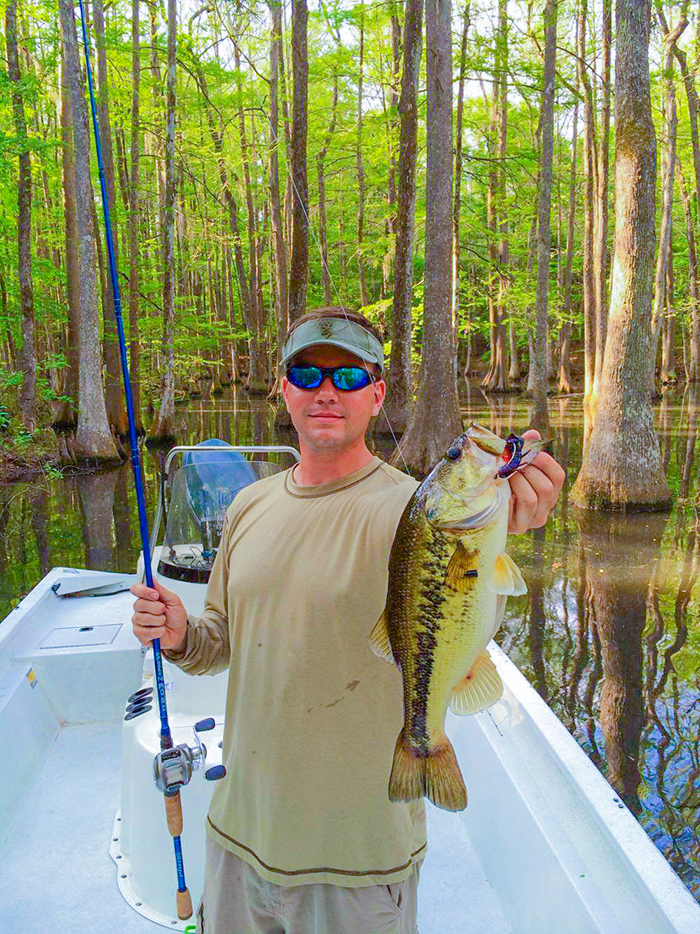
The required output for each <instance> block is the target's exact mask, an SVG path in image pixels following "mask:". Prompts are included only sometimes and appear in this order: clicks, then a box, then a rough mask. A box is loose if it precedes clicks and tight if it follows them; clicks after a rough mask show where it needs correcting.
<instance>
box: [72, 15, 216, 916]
mask: <svg viewBox="0 0 700 934" xmlns="http://www.w3.org/2000/svg"><path fill="white" fill-rule="evenodd" d="M78 3H79V4H80V22H81V25H82V31H83V48H84V50H85V72H86V74H87V81H88V90H89V94H90V108H91V110H92V128H93V135H94V137H95V149H96V151H97V165H98V169H99V176H100V189H101V191H102V213H103V215H104V222H105V239H106V241H107V253H108V255H109V275H110V281H111V283H112V295H113V298H114V316H115V318H116V319H117V333H118V336H119V356H120V359H121V369H122V377H123V379H124V396H125V398H126V411H127V417H128V421H129V447H130V449H131V465H132V467H133V471H134V484H135V486H136V500H137V503H138V511H139V528H140V532H141V548H142V550H143V562H144V570H145V575H146V584H147V585H148V586H149V587H151V588H152V587H153V570H152V568H151V547H150V542H149V534H148V516H147V513H146V497H145V495H144V489H143V476H142V472H141V460H140V456H139V443H138V437H137V434H136V419H135V416H134V400H133V396H132V392H131V380H130V378H129V365H128V362H127V357H126V338H125V336H124V323H123V321H122V306H121V295H120V292H119V280H118V278H117V261H116V256H115V254H114V241H113V239H112V225H111V221H110V214H109V203H108V200H107V187H106V183H105V173H104V164H103V161H102V147H101V145H100V132H99V124H98V120H97V109H96V106H95V90H94V87H93V81H92V69H91V67H90V49H89V44H88V36H87V26H86V20H85V9H84V7H83V0H78ZM87 170H88V171H89V167H88V168H87ZM153 662H154V668H155V676H156V693H157V695H158V709H159V712H160V748H161V752H160V754H159V755H158V756H156V760H155V762H154V773H155V778H156V784H157V785H158V787H159V788H160V790H161V791H163V793H164V795H165V813H166V817H167V822H168V830H169V831H170V834H171V836H172V838H173V846H174V849H175V867H176V870H177V896H176V898H177V914H178V917H179V918H180V919H182V920H185V919H187V918H190V917H192V899H191V897H190V893H189V891H188V889H187V885H186V883H185V867H184V863H183V860H182V844H181V840H180V835H181V833H182V804H181V801H180V788H181V787H182V786H183V785H184V784H187V782H188V781H189V778H190V776H191V773H192V768H197V767H198V765H199V764H200V763H201V758H199V757H197V753H196V752H195V756H193V755H192V752H193V751H192V750H190V749H189V747H184V746H177V747H175V748H173V738H172V734H171V732H170V725H169V723H168V708H167V704H166V701H165V680H164V678H163V656H162V654H161V649H160V639H154V640H153ZM213 726H214V721H213V720H206V721H202V722H201V723H198V724H196V725H195V741H196V742H197V728H198V727H199V729H200V730H206V729H212V728H213ZM198 745H199V754H200V755H201V751H202V747H201V743H199V744H198ZM193 760H195V761H193ZM212 771H213V770H212ZM212 777H213V776H212ZM216 777H223V776H221V775H217V776H216Z"/></svg>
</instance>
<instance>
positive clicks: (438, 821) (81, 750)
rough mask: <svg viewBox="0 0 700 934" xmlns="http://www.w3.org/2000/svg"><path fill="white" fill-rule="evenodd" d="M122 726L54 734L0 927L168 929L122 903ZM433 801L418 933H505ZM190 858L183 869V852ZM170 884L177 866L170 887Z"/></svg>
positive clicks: (449, 819) (10, 847)
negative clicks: (114, 842) (116, 826)
mask: <svg viewBox="0 0 700 934" xmlns="http://www.w3.org/2000/svg"><path fill="white" fill-rule="evenodd" d="M121 731H122V724H121V721H113V720H112V721H104V722H99V723H87V724H78V725H70V726H67V727H64V728H63V729H61V731H60V732H59V734H58V736H57V737H56V741H55V743H54V744H53V747H52V749H51V752H50V754H49V756H48V759H47V760H46V762H45V763H44V765H43V767H42V768H41V769H40V770H39V772H38V774H37V777H36V779H35V781H34V783H33V784H32V785H31V786H30V787H29V788H27V789H26V794H25V798H24V804H23V806H22V807H20V808H19V809H18V811H17V813H16V816H15V819H14V821H13V825H12V827H11V828H10V831H9V834H8V836H7V838H6V840H5V843H4V845H3V846H2V847H1V848H0V866H1V867H2V870H1V871H0V930H2V931H3V932H4V931H7V932H8V934H10V932H25V931H31V932H32V934H56V932H57V931H61V932H62V934H87V932H94V931H99V932H100V934H103V932H104V934H111V932H114V934H146V932H151V934H154V932H156V931H158V930H163V928H162V927H160V926H159V925H157V924H155V923H153V922H151V921H148V920H147V919H145V918H143V917H141V915H139V914H137V912H136V911H134V909H132V908H131V907H130V906H129V905H128V904H127V903H126V901H125V900H124V898H123V897H122V895H121V893H120V892H119V890H118V888H117V872H116V867H115V864H114V862H113V861H112V859H111V858H110V856H109V843H110V840H111V833H112V823H113V820H114V815H115V812H116V810H117V804H118V801H119V793H120V764H119V763H120V755H121ZM183 805H184V807H185V808H186V807H187V791H186V790H185V791H184V792H183ZM428 807H429V813H428V822H429V841H430V840H433V841H435V843H436V844H437V841H438V840H439V845H435V846H433V848H432V850H430V851H429V853H428V856H427V857H426V860H425V862H424V864H423V870H422V872H421V881H420V889H419V911H418V919H419V927H420V932H421V934H464V931H465V930H466V919H467V918H468V919H469V929H470V930H475V931H479V930H482V931H488V932H489V934H506V932H508V931H510V930H511V928H510V927H509V926H508V925H507V924H506V922H505V920H504V918H503V915H502V913H501V911H500V908H499V905H498V902H497V900H496V897H495V895H494V893H493V891H492V889H491V886H490V885H489V883H488V882H487V880H486V877H485V875H484V872H483V869H482V868H481V865H480V863H479V860H478V858H477V856H476V853H475V851H474V848H473V847H472V845H471V843H470V842H469V839H468V837H467V833H466V830H465V827H464V823H463V822H462V821H461V820H456V819H455V815H454V814H449V813H447V812H444V811H440V810H438V809H437V808H434V807H432V806H431V805H428ZM202 832H204V830H203V829H202ZM429 845H430V843H429ZM184 857H185V868H186V867H187V862H186V860H187V853H185V854H184ZM174 883H175V869H174V866H173V888H174Z"/></svg>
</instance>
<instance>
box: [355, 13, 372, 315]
mask: <svg viewBox="0 0 700 934" xmlns="http://www.w3.org/2000/svg"><path fill="white" fill-rule="evenodd" d="M364 62H365V11H364V5H363V4H360V63H359V64H360V71H359V74H358V77H357V151H356V161H357V272H358V277H359V281H360V304H361V305H362V307H363V308H364V307H365V306H366V305H369V294H368V292H367V278H366V276H365V260H364V257H363V255H362V242H363V239H364V229H365V170H364V167H363V165H362V78H363V70H364Z"/></svg>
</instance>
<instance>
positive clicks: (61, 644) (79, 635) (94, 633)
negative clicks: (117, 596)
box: [39, 623, 122, 649]
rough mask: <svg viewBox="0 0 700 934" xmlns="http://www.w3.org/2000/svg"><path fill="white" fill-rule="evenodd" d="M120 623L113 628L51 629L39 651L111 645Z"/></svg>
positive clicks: (71, 627) (67, 627)
mask: <svg viewBox="0 0 700 934" xmlns="http://www.w3.org/2000/svg"><path fill="white" fill-rule="evenodd" d="M121 628H122V624H121V623H117V624H115V625H114V626H91V625H90V624H89V623H86V624H85V625H84V626H66V627H61V628H59V629H52V630H51V632H49V633H48V634H47V635H46V637H45V638H44V641H43V642H42V643H41V645H40V646H39V648H40V649H74V648H77V647H78V646H81V645H111V644H112V643H113V642H114V640H115V639H116V636H117V633H118V632H119V630H120V629H121Z"/></svg>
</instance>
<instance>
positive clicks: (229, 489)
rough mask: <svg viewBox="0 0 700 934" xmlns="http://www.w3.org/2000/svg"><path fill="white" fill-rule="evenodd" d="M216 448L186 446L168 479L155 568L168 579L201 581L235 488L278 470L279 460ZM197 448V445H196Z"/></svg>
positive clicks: (211, 560)
mask: <svg viewBox="0 0 700 934" xmlns="http://www.w3.org/2000/svg"><path fill="white" fill-rule="evenodd" d="M213 443H214V444H216V445H217V446H218V447H217V448H216V449H214V448H210V449H209V450H207V447H206V444H207V443H206V442H205V443H204V444H203V445H202V446H201V448H200V449H199V450H194V451H189V452H188V453H187V454H186V455H185V457H184V459H183V464H182V466H181V467H179V468H178V469H177V470H176V471H175V473H174V474H173V476H172V479H171V480H170V482H169V491H168V492H169V495H168V497H167V501H168V506H167V510H166V513H167V519H166V527H165V542H164V547H163V548H162V550H161V553H160V560H159V562H158V573H159V574H161V575H162V576H163V577H167V578H170V579H171V580H177V581H186V582H188V583H193V584H195V583H196V584H204V583H206V582H207V581H208V579H209V574H210V572H211V569H212V566H213V564H214V558H215V557H216V552H217V550H218V547H219V543H220V541H221V530H222V528H223V524H224V518H225V516H226V510H227V509H228V507H229V506H230V505H231V502H232V501H233V499H234V497H235V496H236V495H237V493H238V492H239V491H240V490H242V489H243V487H245V486H248V485H249V484H250V483H254V482H255V481H256V480H261V479H262V478H264V477H269V476H271V475H272V474H274V473H278V472H279V471H280V469H281V468H280V467H279V465H278V464H274V463H271V462H269V461H264V460H247V459H246V458H245V457H244V456H243V455H242V454H240V453H239V452H238V451H235V450H232V449H230V450H227V449H225V448H223V449H222V448H221V446H220V445H221V443H222V442H220V441H216V442H213ZM198 447H199V446H198Z"/></svg>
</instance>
